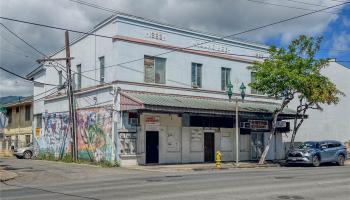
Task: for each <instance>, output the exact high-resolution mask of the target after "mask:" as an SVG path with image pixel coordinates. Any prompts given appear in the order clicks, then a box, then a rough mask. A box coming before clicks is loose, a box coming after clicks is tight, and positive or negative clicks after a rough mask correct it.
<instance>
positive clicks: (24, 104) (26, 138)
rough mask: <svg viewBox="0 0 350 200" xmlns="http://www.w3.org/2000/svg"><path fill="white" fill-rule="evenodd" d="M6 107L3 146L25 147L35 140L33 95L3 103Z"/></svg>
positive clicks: (8, 148)
mask: <svg viewBox="0 0 350 200" xmlns="http://www.w3.org/2000/svg"><path fill="white" fill-rule="evenodd" d="M3 107H4V108H5V109H6V118H7V119H6V122H7V123H6V124H7V126H6V127H5V128H4V138H3V145H2V146H3V148H5V149H7V150H10V149H15V148H21V147H25V146H27V145H28V144H30V143H32V142H33V131H32V114H33V97H32V96H30V97H25V98H21V99H19V100H18V101H16V102H12V103H8V104H5V105H3Z"/></svg>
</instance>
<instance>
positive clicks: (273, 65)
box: [249, 35, 328, 164]
mask: <svg viewBox="0 0 350 200" xmlns="http://www.w3.org/2000/svg"><path fill="white" fill-rule="evenodd" d="M321 41H322V38H320V37H319V38H313V37H307V36H304V35H301V36H299V38H297V39H295V40H293V41H292V42H291V43H290V44H289V45H288V47H287V48H276V47H275V46H271V47H270V49H269V57H268V58H266V59H265V60H264V61H263V62H254V63H253V65H252V66H250V67H249V69H251V70H252V71H253V72H255V76H256V77H255V81H254V82H253V83H250V84H249V85H250V87H252V88H253V89H256V90H258V91H260V92H263V93H265V94H266V95H268V96H271V97H275V98H277V99H279V100H280V101H281V105H280V106H279V107H278V108H276V110H275V111H274V112H273V113H272V127H271V131H270V134H269V138H268V143H267V144H266V146H265V149H264V151H263V153H262V155H261V158H260V161H259V164H263V163H264V162H265V159H266V155H267V153H268V151H269V148H270V145H271V140H272V137H273V135H274V134H275V132H276V124H277V120H278V117H279V115H280V114H281V113H283V110H284V108H286V107H287V105H288V104H289V103H290V102H291V101H292V100H293V99H294V98H295V96H296V95H297V94H301V95H303V96H308V95H304V93H306V92H307V91H308V90H307V89H306V87H307V86H306V85H307V84H306V83H307V82H308V81H310V79H311V77H312V76H316V75H317V74H320V70H321V69H322V68H324V67H325V66H326V65H327V64H328V61H327V60H326V59H317V58H316V57H315V56H316V53H317V52H318V50H319V48H320V43H321ZM310 86H312V85H310ZM312 88H313V87H312Z"/></svg>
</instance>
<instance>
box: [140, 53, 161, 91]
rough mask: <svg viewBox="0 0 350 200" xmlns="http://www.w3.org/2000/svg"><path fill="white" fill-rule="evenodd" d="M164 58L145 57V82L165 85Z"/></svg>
mask: <svg viewBox="0 0 350 200" xmlns="http://www.w3.org/2000/svg"><path fill="white" fill-rule="evenodd" d="M165 63H166V59H165V58H158V57H151V56H145V58H144V67H145V82H146V83H158V84H165Z"/></svg>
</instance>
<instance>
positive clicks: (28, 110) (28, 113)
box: [25, 105, 30, 121]
mask: <svg viewBox="0 0 350 200" xmlns="http://www.w3.org/2000/svg"><path fill="white" fill-rule="evenodd" d="M25 111H26V113H25V119H26V121H30V105H27V106H26V108H25Z"/></svg>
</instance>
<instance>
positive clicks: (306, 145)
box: [298, 142, 319, 149]
mask: <svg viewBox="0 0 350 200" xmlns="http://www.w3.org/2000/svg"><path fill="white" fill-rule="evenodd" d="M318 146H319V145H318V143H317V142H304V143H302V144H301V145H300V146H299V147H298V148H299V149H310V148H318Z"/></svg>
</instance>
